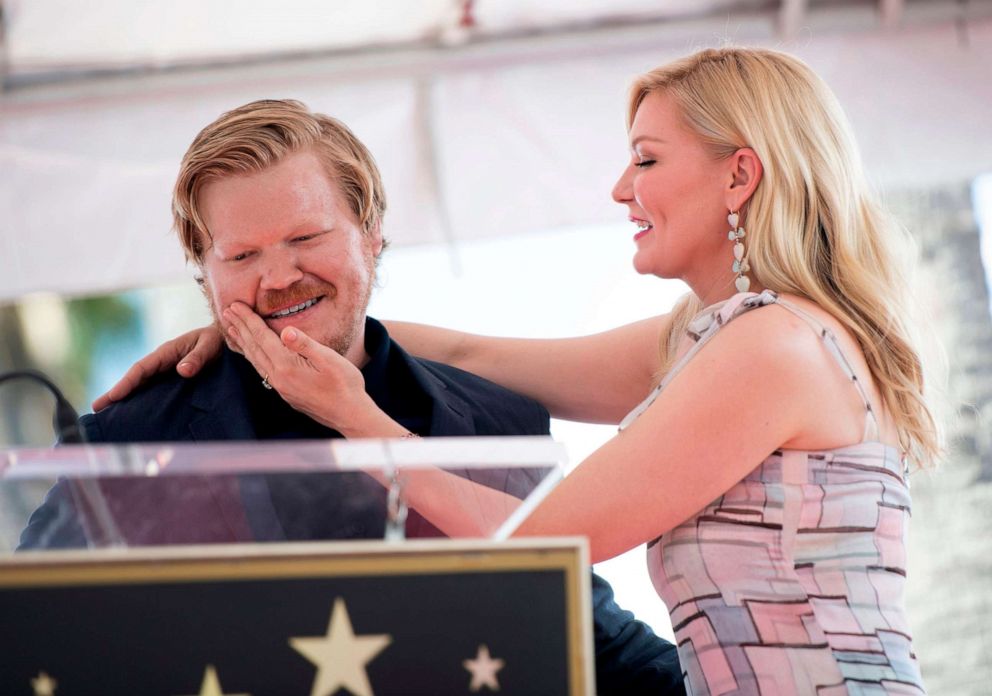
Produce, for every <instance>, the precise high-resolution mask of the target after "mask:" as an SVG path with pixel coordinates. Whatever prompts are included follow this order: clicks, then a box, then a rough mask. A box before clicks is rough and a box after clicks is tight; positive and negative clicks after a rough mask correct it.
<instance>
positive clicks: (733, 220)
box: [727, 211, 751, 292]
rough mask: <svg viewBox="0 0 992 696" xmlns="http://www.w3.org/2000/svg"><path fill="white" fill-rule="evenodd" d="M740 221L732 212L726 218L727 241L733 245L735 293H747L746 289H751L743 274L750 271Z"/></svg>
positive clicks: (749, 282) (748, 280) (748, 279)
mask: <svg viewBox="0 0 992 696" xmlns="http://www.w3.org/2000/svg"><path fill="white" fill-rule="evenodd" d="M740 219H741V218H740V215H738V214H737V213H735V212H733V211H731V212H730V215H728V216H727V222H729V223H730V231H729V232H728V233H727V239H729V240H730V241H732V242H733V243H734V265H733V266H732V268H733V271H734V273H736V274H737V278H736V279H735V280H734V285H735V286H736V287H737V292H747V290H748V288H750V287H751V279H750V278H748V277H747V276H746V275H744V274H745V273H747V272H748V271H750V270H751V265H750V264H749V263H748V262H747V250H746V249H745V248H744V228H743V227H740V226H738V223H739V222H740Z"/></svg>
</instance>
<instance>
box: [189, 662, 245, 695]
mask: <svg viewBox="0 0 992 696" xmlns="http://www.w3.org/2000/svg"><path fill="white" fill-rule="evenodd" d="M197 696H225V694H224V691H223V690H222V689H221V687H220V679H218V678H217V670H216V669H214V666H213V665H207V668H206V669H205V670H204V671H203V683H202V684H200V693H199V694H197ZM226 696H251V694H227V695H226Z"/></svg>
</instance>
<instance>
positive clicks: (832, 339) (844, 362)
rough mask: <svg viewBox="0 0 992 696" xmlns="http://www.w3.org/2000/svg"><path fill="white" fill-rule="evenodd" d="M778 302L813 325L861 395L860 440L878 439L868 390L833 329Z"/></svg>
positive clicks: (806, 314) (828, 350)
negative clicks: (861, 421)
mask: <svg viewBox="0 0 992 696" xmlns="http://www.w3.org/2000/svg"><path fill="white" fill-rule="evenodd" d="M778 304H779V305H780V306H781V307H784V308H785V309H787V310H789V311H790V312H792V313H793V314H795V315H796V316H797V317H799V318H800V319H802V320H804V321H805V322H806V323H807V324H809V325H810V326H811V327H813V329H814V330H816V332H817V333H818V334H819V335H820V340H822V341H823V343H824V345H825V346H826V347H827V352H829V353H830V355H831V356H833V358H834V360H835V361H836V362H837V364H838V365H839V366H840V369H841V370H843V371H844V374H845V375H847V378H848V379H849V380H851V382H853V383H854V386H855V388H856V389H857V390H858V394H859V395H860V396H861V402H862V403H863V404H864V407H865V429H864V434H863V435H862V438H861V441H862V442H865V441H868V440H877V439H879V437H880V428H879V425H878V419H877V418H876V416H875V410H874V409H873V408H872V407H871V401H869V400H868V392H867V391H865V388H864V385H862V384H861V381H860V380H859V379H858V375H857V374H856V373H855V372H854V368H853V367H852V366H851V363H850V362H849V361H848V359H847V356H845V355H844V351H843V350H842V349H841V347H840V342H839V341H838V340H837V336H836V334H834V332H833V331H831V330H830V329H829V328H828V327H827V326H826V325H824V324H823V322H821V321H820V320H819V319H817V318H816V317H814V316H813V315H812V314H810V313H809V312H807V311H805V310H804V309H802V308H800V307H797V306H796V305H794V304H792V303H791V302H787V301H785V300H782V299H779V300H778Z"/></svg>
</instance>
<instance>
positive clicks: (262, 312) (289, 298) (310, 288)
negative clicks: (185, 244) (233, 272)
mask: <svg viewBox="0 0 992 696" xmlns="http://www.w3.org/2000/svg"><path fill="white" fill-rule="evenodd" d="M373 284H374V283H373V281H372V279H371V278H370V279H369V282H368V283H367V284H366V287H364V288H362V289H361V294H360V295H359V296H358V297H356V298H355V301H354V302H349V303H348V306H337V307H335V310H336V312H335V317H336V319H337V321H336V322H334V325H333V326H326V327H320V328H317V329H314V328H311V331H314V332H319V333H316V334H310V338H312V339H314V340H315V341H317V342H319V343H322V344H323V345H325V346H327V347H328V348H330V349H331V350H333V351H335V352H336V353H339V354H340V355H342V356H347V354H348V350H349V349H350V348H351V346H352V345H353V344H354V342H355V340H356V339H357V338H358V336H359V334H360V333H361V331H362V329H363V328H364V327H365V311H366V310H367V309H368V305H369V299H370V298H371V297H372V286H373ZM200 289H201V290H202V291H203V295H204V297H205V298H206V300H207V305H208V306H209V307H210V314H211V316H212V317H213V323H214V326H215V327H216V328H217V330H218V331H220V333H221V335H222V336H224V340H225V341H226V342H227V346H228V348H230V349H231V350H234V351H235V352H241V351H239V350H238V349H237V347H236V346H234V345H232V343H231V341H230V339H229V338H228V336H227V334H226V333H225V331H224V328H223V324H222V322H221V320H220V311H219V310H218V308H217V307H216V306H215V305H214V301H213V293H212V291H211V289H210V281H209V280H208V279H207V277H206V275H204V276H203V279H202V282H201V283H200ZM314 297H321V300H320V304H323V303H325V302H330V303H333V302H335V301H336V300H337V299H338V291H337V288H336V287H334V286H333V285H331V284H330V283H325V282H324V281H321V280H315V279H305V280H302V281H300V282H299V283H296V284H294V285H292V286H290V287H289V288H286V289H285V290H267V291H265V293H264V294H263V295H262V298H261V300H260V301H259V302H258V303H257V304H256V305H255V306H253V307H250V309H251V310H252V311H254V312H255V313H256V314H258V315H259V317H261V318H262V320H263V321H265V318H266V316H267V315H268V314H271V313H272V312H274V311H278V310H279V309H281V308H285V307H291V306H293V305H296V304H300V303H302V302H306V301H307V300H310V299H313V298H314Z"/></svg>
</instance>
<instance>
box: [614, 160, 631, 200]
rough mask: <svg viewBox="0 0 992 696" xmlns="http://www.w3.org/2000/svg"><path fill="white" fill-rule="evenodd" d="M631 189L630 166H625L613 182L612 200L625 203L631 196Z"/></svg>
mask: <svg viewBox="0 0 992 696" xmlns="http://www.w3.org/2000/svg"><path fill="white" fill-rule="evenodd" d="M631 191H632V189H631V185H630V167H627V168H626V169H624V170H623V173H622V174H621V175H620V178H619V179H617V183H615V184H613V200H615V201H616V202H617V203H627V202H629V201H630V200H631V199H632V198H633V196H632V195H631Z"/></svg>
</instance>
